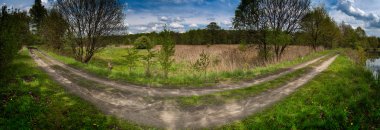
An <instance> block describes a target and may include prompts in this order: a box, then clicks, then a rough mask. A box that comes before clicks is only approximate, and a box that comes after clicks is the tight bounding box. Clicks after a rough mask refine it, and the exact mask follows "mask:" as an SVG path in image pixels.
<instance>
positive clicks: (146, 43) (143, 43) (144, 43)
mask: <svg viewBox="0 0 380 130" xmlns="http://www.w3.org/2000/svg"><path fill="white" fill-rule="evenodd" d="M134 47H135V48H136V49H147V50H151V49H152V48H153V47H154V44H153V43H152V41H151V40H150V38H149V37H147V36H141V37H139V38H137V39H136V41H135V43H134Z"/></svg>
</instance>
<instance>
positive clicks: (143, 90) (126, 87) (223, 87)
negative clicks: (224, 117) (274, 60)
mask: <svg viewBox="0 0 380 130" xmlns="http://www.w3.org/2000/svg"><path fill="white" fill-rule="evenodd" d="M31 51H33V52H35V53H40V54H41V55H40V56H43V58H44V59H46V60H48V62H49V63H50V64H51V65H57V66H59V67H62V68H64V69H66V70H68V71H69V72H70V73H73V74H75V75H78V76H81V77H83V78H86V79H88V80H91V81H94V82H96V83H100V84H104V85H107V86H111V87H114V88H117V89H120V90H123V91H129V92H134V93H140V94H141V95H149V96H158V97H174V96H199V95H206V94H210V93H215V92H221V91H227V90H233V89H241V88H247V87H251V86H253V85H257V84H260V83H263V82H267V81H270V80H274V79H277V78H278V77H281V76H283V75H286V74H289V73H292V72H294V71H296V70H299V69H302V68H305V67H307V66H309V65H311V64H313V63H316V62H318V61H319V60H321V59H323V58H324V57H326V56H322V57H319V58H316V59H314V60H311V61H308V62H305V63H302V64H299V65H297V66H294V67H292V68H290V69H287V70H286V71H283V72H280V73H277V74H273V75H269V76H265V77H261V78H256V79H253V80H250V81H241V82H238V83H234V84H218V85H216V86H213V87H207V88H198V89H194V88H191V89H184V88H183V89H165V88H152V87H145V86H138V85H133V84H127V83H119V82H115V81H111V80H108V79H104V78H99V77H97V76H93V75H91V74H88V73H86V72H83V71H80V70H78V69H75V68H72V67H70V66H68V65H66V64H63V63H61V62H59V61H57V60H55V59H54V58H52V57H50V56H48V55H46V54H44V53H43V52H41V51H38V50H31ZM35 56H38V55H35Z"/></svg>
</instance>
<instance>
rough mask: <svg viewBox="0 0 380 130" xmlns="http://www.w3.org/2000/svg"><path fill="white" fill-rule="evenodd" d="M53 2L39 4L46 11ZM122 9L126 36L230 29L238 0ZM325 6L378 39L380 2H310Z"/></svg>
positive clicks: (156, 0) (166, 1)
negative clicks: (215, 26)
mask: <svg viewBox="0 0 380 130" xmlns="http://www.w3.org/2000/svg"><path fill="white" fill-rule="evenodd" d="M48 1H52V0H42V2H43V3H44V4H45V6H46V7H49V6H50V5H49V2H48ZM121 1H122V2H123V4H124V5H125V11H124V12H125V25H127V26H128V33H129V34H136V33H147V32H152V31H157V32H158V31H160V30H162V28H163V26H164V25H166V26H167V27H168V28H170V29H171V30H174V31H178V32H185V31H187V30H190V29H198V28H205V27H206V26H207V24H209V23H210V22H216V23H218V25H220V26H221V27H222V28H224V29H231V21H232V18H233V17H234V11H235V9H236V7H237V6H238V5H239V3H240V0H121ZM33 2H34V0H0V4H2V5H7V6H9V7H14V8H19V9H22V10H29V9H30V7H31V6H32V4H33ZM321 5H323V6H325V7H326V9H327V10H328V12H329V14H330V16H331V17H332V18H333V19H334V20H335V21H336V22H337V23H341V22H342V21H344V22H345V23H348V24H351V25H352V26H353V27H355V28H356V27H362V28H364V29H365V30H366V32H367V34H368V35H370V36H379V37H380V0H312V6H321Z"/></svg>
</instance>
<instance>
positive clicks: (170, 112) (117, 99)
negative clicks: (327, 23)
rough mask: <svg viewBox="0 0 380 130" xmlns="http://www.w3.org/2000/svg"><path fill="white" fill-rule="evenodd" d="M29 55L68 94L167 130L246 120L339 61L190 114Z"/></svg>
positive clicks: (117, 114) (120, 114)
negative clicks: (82, 81) (73, 77)
mask: <svg viewBox="0 0 380 130" xmlns="http://www.w3.org/2000/svg"><path fill="white" fill-rule="evenodd" d="M30 55H31V56H32V57H33V59H34V60H35V61H36V63H37V64H38V66H40V67H41V68H42V69H43V70H45V71H46V72H47V74H49V75H50V76H51V77H52V78H53V79H54V80H56V81H57V82H58V83H60V84H61V85H62V86H64V87H65V88H66V89H67V90H68V91H70V92H72V93H74V94H76V95H78V96H80V97H82V98H83V99H85V100H87V101H89V102H91V103H93V104H95V105H96V106H97V107H98V108H99V109H101V110H102V111H103V112H105V113H108V114H112V115H115V116H117V117H121V118H124V119H127V120H130V121H133V122H136V123H139V124H144V125H149V126H154V127H160V128H167V129H184V128H189V129H197V128H206V127H212V126H218V125H223V124H225V123H228V122H231V121H235V120H239V119H242V118H245V117H246V116H248V115H251V114H253V113H255V112H258V111H260V110H262V109H264V108H266V107H269V106H271V105H272V104H274V103H276V102H277V101H279V100H281V99H283V98H285V97H286V96H288V95H290V94H291V93H293V92H294V91H296V90H297V88H299V87H301V86H302V85H304V84H305V83H307V82H308V81H310V80H311V79H313V78H314V77H315V76H316V75H318V74H319V73H321V72H322V71H324V70H325V69H327V68H328V66H329V65H330V64H331V63H332V62H333V61H334V60H335V59H336V58H337V56H334V57H332V58H330V59H328V60H327V61H325V62H323V63H322V64H321V65H319V66H318V67H315V68H314V69H313V70H312V71H310V72H309V73H307V74H305V75H303V76H302V77H299V78H298V79H297V80H294V81H291V82H288V83H287V84H286V85H284V86H280V87H278V88H276V89H272V90H268V91H266V92H263V93H261V94H258V95H257V96H254V97H249V98H246V99H244V100H240V101H236V102H233V103H227V104H223V105H216V106H209V107H207V108H202V109H199V110H193V111H188V110H182V109H181V108H179V107H178V105H176V103H175V102H173V101H171V100H165V99H161V98H157V99H155V98H147V97H149V96H148V95H145V96H139V95H136V94H134V93H125V92H120V91H102V90H99V89H93V88H92V87H89V86H80V85H78V84H76V83H74V82H72V81H70V78H69V77H64V76H63V74H62V73H63V72H61V71H59V70H55V69H53V68H54V66H55V65H52V64H48V63H46V62H44V61H43V60H41V59H40V58H39V57H38V56H36V55H35V54H34V52H33V51H30ZM157 93H158V92H157Z"/></svg>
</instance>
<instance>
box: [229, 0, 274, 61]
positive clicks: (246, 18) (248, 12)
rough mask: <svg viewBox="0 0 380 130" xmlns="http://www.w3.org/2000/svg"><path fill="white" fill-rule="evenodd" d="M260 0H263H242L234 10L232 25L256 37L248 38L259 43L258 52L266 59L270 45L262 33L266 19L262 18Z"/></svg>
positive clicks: (261, 0) (262, 11)
mask: <svg viewBox="0 0 380 130" xmlns="http://www.w3.org/2000/svg"><path fill="white" fill-rule="evenodd" d="M262 2H263V0H242V1H241V2H240V4H239V6H238V7H237V9H236V11H235V17H234V19H233V27H234V28H235V29H238V30H240V31H243V30H246V31H248V32H249V33H250V34H251V36H254V37H257V38H258V40H256V39H253V38H252V37H251V38H250V39H249V40H255V41H251V42H257V43H259V53H260V54H262V57H263V58H264V60H265V61H267V60H268V56H269V50H270V47H269V46H268V43H267V41H266V35H265V33H263V32H264V31H265V28H266V26H265V24H264V23H265V22H266V21H265V20H266V19H264V18H263V13H264V10H263V8H262V7H260V5H261V4H262ZM262 25H264V26H262ZM261 34H263V35H261Z"/></svg>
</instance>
